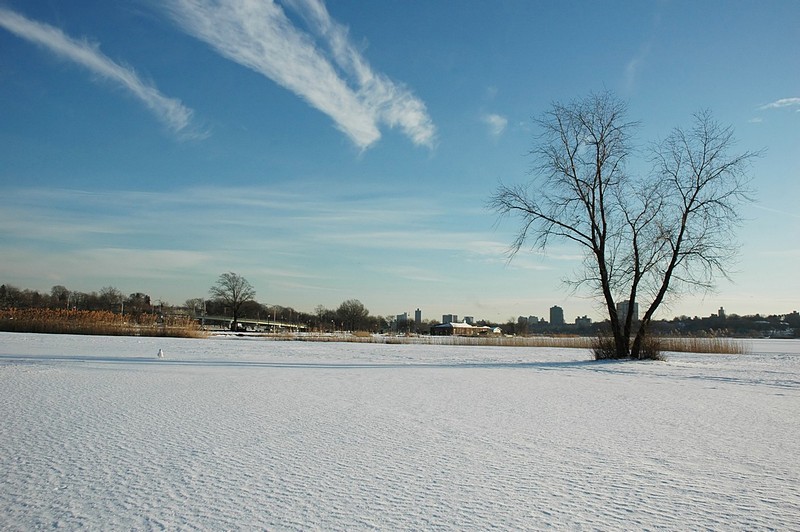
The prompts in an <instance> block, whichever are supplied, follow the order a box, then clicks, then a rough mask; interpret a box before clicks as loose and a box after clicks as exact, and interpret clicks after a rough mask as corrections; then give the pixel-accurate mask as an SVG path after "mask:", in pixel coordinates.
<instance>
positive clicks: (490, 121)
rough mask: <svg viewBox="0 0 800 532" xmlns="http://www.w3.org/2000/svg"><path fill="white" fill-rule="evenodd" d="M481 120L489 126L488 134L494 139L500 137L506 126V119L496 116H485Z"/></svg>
mask: <svg viewBox="0 0 800 532" xmlns="http://www.w3.org/2000/svg"><path fill="white" fill-rule="evenodd" d="M481 119H482V120H483V123H484V124H486V125H487V126H489V134H490V135H491V136H493V137H495V138H497V137H499V136H500V135H502V134H503V132H504V131H505V130H506V127H507V126H508V119H507V118H506V117H504V116H501V115H498V114H494V113H492V114H485V115H483V116H482V117H481Z"/></svg>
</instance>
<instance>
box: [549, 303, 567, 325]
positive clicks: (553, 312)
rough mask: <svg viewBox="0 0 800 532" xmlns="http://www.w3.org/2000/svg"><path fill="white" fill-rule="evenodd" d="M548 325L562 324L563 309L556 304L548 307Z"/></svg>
mask: <svg viewBox="0 0 800 532" xmlns="http://www.w3.org/2000/svg"><path fill="white" fill-rule="evenodd" d="M550 325H564V309H563V308H561V307H559V306H558V305H554V306H552V307H550Z"/></svg>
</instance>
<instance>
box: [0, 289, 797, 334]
mask: <svg viewBox="0 0 800 532" xmlns="http://www.w3.org/2000/svg"><path fill="white" fill-rule="evenodd" d="M12 308H16V309H27V308H50V309H70V310H105V311H110V312H114V313H119V314H125V315H129V316H132V317H134V318H136V317H139V316H141V315H143V314H170V315H175V314H186V315H190V316H196V317H199V316H202V315H207V316H231V317H232V309H231V308H230V307H229V306H227V305H226V302H225V301H224V300H223V299H221V298H213V297H212V298H193V299H189V300H187V301H186V302H185V304H184V305H183V306H173V305H171V304H169V303H166V302H160V301H159V302H157V304H153V302H152V301H151V299H150V296H149V295H147V294H144V293H142V292H134V293H132V294H129V295H127V296H125V295H124V294H123V293H122V292H121V291H120V290H118V289H116V288H114V287H111V286H107V287H103V288H101V289H100V291H99V292H88V293H87V292H79V291H73V290H69V289H67V288H66V287H64V286H62V285H56V286H53V287H52V288H51V289H50V292H49V293H47V292H45V293H42V292H39V291H36V290H30V289H20V288H17V287H15V286H13V285H10V284H3V285H0V309H12ZM238 318H246V319H257V320H273V321H279V322H283V323H291V324H296V325H304V326H306V327H307V328H308V330H312V331H320V332H332V331H353V332H356V331H366V332H388V331H393V332H400V333H419V334H427V333H429V332H430V328H431V327H432V326H434V325H437V324H438V323H439V322H438V321H436V320H430V321H427V320H426V321H423V322H422V323H421V324H419V325H417V324H416V323H415V322H414V320H407V321H405V322H400V323H395V322H394V319H393V317H384V316H373V315H371V314H370V313H369V311H368V310H367V308H366V307H365V306H364V305H363V303H361V302H360V301H359V300H358V299H348V300H346V301H343V302H342V303H341V304H340V305H339V306H338V307H337V308H335V309H329V308H326V307H325V306H323V305H317V307H316V308H315V309H314V311H313V313H308V312H303V311H299V310H296V309H294V308H292V307H288V306H282V305H269V304H263V303H259V302H258V301H255V300H249V301H246V302H243V303H242V305H241V307H240V308H239V311H238ZM476 325H480V326H489V327H500V328H501V329H502V331H503V333H504V334H514V335H518V336H525V335H551V334H565V335H585V336H592V335H596V334H597V333H598V332H600V331H601V330H602V328H603V327H604V326H605V322H597V323H592V324H590V325H585V326H577V325H575V324H565V325H557V326H555V325H551V324H549V323H547V322H540V323H537V324H536V325H533V326H529V325H528V324H527V323H522V322H520V321H519V320H517V319H514V318H509V319H508V321H507V322H506V323H494V322H491V321H486V320H479V321H477V322H476ZM651 327H652V332H653V333H654V334H656V335H661V336H670V335H676V336H704V335H714V336H733V337H761V336H783V337H790V338H798V337H800V313H798V312H797V311H794V312H791V313H789V314H769V315H760V314H754V315H747V316H739V315H736V314H730V315H727V316H718V315H711V316H707V317H697V316H695V317H688V316H679V317H675V318H673V319H671V320H654V321H653V323H652V325H651Z"/></svg>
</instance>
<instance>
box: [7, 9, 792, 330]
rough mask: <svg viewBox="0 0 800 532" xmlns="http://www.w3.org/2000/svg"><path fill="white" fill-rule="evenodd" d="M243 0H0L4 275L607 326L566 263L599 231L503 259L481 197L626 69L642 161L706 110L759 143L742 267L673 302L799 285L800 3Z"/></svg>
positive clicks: (770, 301) (742, 140)
mask: <svg viewBox="0 0 800 532" xmlns="http://www.w3.org/2000/svg"><path fill="white" fill-rule="evenodd" d="M244 5H245V4H244V3H243V0H229V1H220V2H211V1H210V0H197V1H195V2H180V1H178V0H165V1H164V2H158V3H152V2H133V3H123V4H119V3H109V2H104V1H101V0H85V1H81V2H77V3H75V2H72V3H63V2H49V1H45V0H25V1H22V0H6V1H4V2H3V3H2V6H0V50H2V53H0V161H2V165H0V186H1V187H2V194H0V255H1V256H2V257H3V259H2V261H0V283H8V284H12V285H15V286H19V287H22V288H30V289H36V290H39V291H43V292H44V291H49V289H50V287H51V286H53V285H64V286H67V287H68V288H69V289H71V290H77V291H83V292H91V291H98V290H100V289H101V288H102V287H104V286H114V287H116V288H117V289H119V290H120V291H122V292H123V293H125V294H129V293H132V292H136V291H142V292H145V293H147V294H148V295H150V297H151V298H152V299H153V300H161V301H166V302H169V303H171V304H181V303H183V302H184V301H185V300H187V299H190V298H196V297H207V295H208V289H209V287H210V286H211V285H212V284H213V283H214V282H215V280H216V278H217V276H219V275H220V274H221V273H223V272H227V271H234V272H236V273H238V274H240V275H242V276H244V277H245V278H246V279H248V280H249V281H250V283H251V284H252V285H253V287H254V288H255V289H256V292H257V298H258V300H259V301H260V302H262V303H266V304H276V305H285V306H292V307H294V308H296V309H297V310H301V311H304V312H309V313H311V312H313V309H314V308H315V307H316V306H317V305H323V306H325V307H327V308H336V307H337V306H338V305H339V304H340V303H341V302H342V301H345V300H347V299H358V300H360V301H361V302H362V303H363V304H364V305H365V307H366V308H367V309H369V311H370V313H372V314H373V315H382V316H394V315H397V314H402V313H404V312H405V313H408V315H409V316H411V315H412V313H413V312H414V309H416V308H419V309H421V310H422V311H423V312H424V313H425V315H427V316H439V317H441V316H442V315H444V314H447V313H459V315H470V316H475V318H476V319H486V320H491V321H495V322H504V321H506V320H508V319H509V318H516V317H517V316H528V315H536V316H548V312H549V309H550V308H551V307H552V306H554V305H557V306H559V307H561V308H563V309H564V315H565V321H567V322H569V321H570V320H572V319H574V317H576V316H588V317H591V318H592V319H594V320H595V321H598V320H602V319H604V317H605V315H604V312H603V308H602V306H601V305H599V304H598V303H597V302H596V301H595V300H593V299H591V298H589V297H587V294H586V293H584V292H580V291H579V292H577V293H572V292H570V291H569V289H568V288H567V287H565V285H564V284H563V283H562V280H563V279H564V278H568V277H570V273H571V272H573V271H575V270H577V269H579V268H580V267H581V264H582V260H581V255H580V254H579V252H578V250H576V249H575V248H574V247H571V246H569V245H568V244H566V243H554V244H555V245H554V246H553V247H551V248H549V249H548V251H547V253H546V254H542V253H540V252H538V251H534V250H526V249H523V250H522V251H521V252H520V253H519V254H517V256H516V257H514V259H513V260H511V261H508V258H507V253H506V252H507V250H508V247H509V245H510V244H511V243H512V241H513V238H514V235H515V229H516V227H515V225H514V222H513V221H511V220H500V221H498V220H497V219H496V217H495V215H494V214H493V213H492V212H490V211H489V210H488V209H487V207H486V202H487V199H488V197H489V196H490V195H491V194H492V192H493V191H494V190H495V188H496V186H497V184H498V183H499V182H500V181H502V182H504V183H521V182H524V181H525V180H526V178H527V177H528V173H529V171H530V169H531V164H532V160H531V159H530V158H529V157H527V156H526V154H527V153H528V152H529V151H530V149H531V147H532V143H533V141H534V140H535V138H536V134H537V130H536V128H535V126H534V124H533V122H532V120H531V118H532V117H535V116H538V115H540V114H541V113H542V112H544V111H546V110H547V109H548V108H549V106H550V104H551V103H552V102H554V101H565V102H568V101H570V100H572V99H574V98H579V97H583V96H585V95H586V94H587V93H589V92H591V91H602V90H609V91H612V92H614V93H615V94H617V95H618V96H619V97H620V98H622V99H623V100H625V101H626V102H627V103H628V106H629V113H630V115H629V118H630V119H631V120H636V121H640V126H639V129H638V133H639V135H638V141H639V145H638V146H637V149H638V150H639V151H637V153H635V154H634V155H635V157H634V160H635V161H637V162H636V163H633V164H632V165H631V167H630V169H629V170H630V171H631V172H645V171H647V170H648V166H647V160H646V154H645V151H644V150H645V148H646V147H647V145H648V143H649V142H651V141H656V140H658V139H660V138H663V137H665V136H666V135H667V134H668V133H669V132H670V130H671V129H672V128H673V127H675V126H678V125H681V126H686V125H688V124H690V122H691V119H692V114H693V113H695V112H698V111H700V110H703V109H709V110H711V112H712V113H713V114H714V117H715V118H716V119H717V120H718V121H720V122H721V123H722V124H730V125H732V126H733V128H734V133H735V136H736V138H737V139H738V144H737V145H736V149H741V150H754V151H758V150H762V149H763V150H764V153H763V155H762V156H761V157H760V158H759V159H757V160H756V161H755V162H754V164H753V166H752V168H751V169H750V170H751V172H750V173H751V175H752V177H753V183H752V185H753V188H754V189H755V195H754V202H753V203H752V204H750V205H748V206H747V207H746V208H744V209H743V210H742V212H741V216H742V220H743V221H742V226H741V229H740V233H739V235H740V241H741V254H740V260H739V262H738V263H737V264H735V265H733V268H732V273H731V279H730V280H727V279H719V282H718V286H717V291H716V292H714V293H711V294H690V295H687V296H686V297H683V298H681V299H678V300H676V301H673V302H671V303H670V304H669V305H667V306H664V307H662V308H661V309H660V311H659V313H658V317H664V318H671V317H673V316H678V315H682V314H683V315H689V316H695V315H696V316H707V315H711V314H713V313H715V312H716V311H717V309H718V308H719V307H724V308H725V309H726V311H727V312H729V313H736V314H756V313H759V314H764V313H788V312H792V311H793V310H797V309H798V307H800V276H798V275H797V273H796V272H797V270H798V266H800V213H798V210H797V206H796V203H797V198H798V197H800V174H798V172H800V150H798V149H797V146H800V69H798V68H797V67H796V65H797V59H796V54H797V50H798V49H800V32H798V31H797V28H798V27H800V9H798V4H797V2H796V1H795V0H775V1H768V2H766V3H750V2H728V1H722V0H710V1H705V2H699V3H697V2H685V1H677V2H637V1H632V0H631V1H622V0H621V1H615V2H611V3H596V2H573V3H567V4H564V3H539V2H501V3H498V2H491V1H476V2H469V3H468V4H464V5H460V4H459V5H454V4H452V3H445V2H420V3H412V4H408V3H402V2H401V3H385V2H358V3H350V2H335V1H331V2H322V1H321V0H300V1H288V0H283V1H281V0H278V1H275V2H269V1H265V2H261V3H252V4H248V5H249V9H242V6H244ZM640 303H642V301H641V300H640Z"/></svg>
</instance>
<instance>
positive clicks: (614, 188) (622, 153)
mask: <svg viewBox="0 0 800 532" xmlns="http://www.w3.org/2000/svg"><path fill="white" fill-rule="evenodd" d="M536 123H537V124H538V126H539V127H540V128H541V130H542V133H541V135H540V136H539V137H538V139H537V142H536V144H535V146H534V148H533V149H532V150H531V155H532V156H533V158H534V161H535V164H534V167H533V171H532V179H531V181H530V182H528V183H527V184H521V185H513V186H506V185H502V184H501V185H500V186H499V187H498V189H497V190H496V192H495V194H494V195H493V196H492V198H491V200H490V202H489V206H490V207H491V208H492V209H493V210H494V211H495V212H497V213H498V214H499V215H501V216H505V215H512V216H517V217H518V218H519V220H520V221H521V225H520V229H519V232H518V233H517V237H516V239H515V240H514V243H513V245H512V248H511V254H512V256H513V254H515V253H517V252H518V251H519V250H520V249H521V248H522V246H523V245H525V244H526V243H529V244H532V245H533V246H534V247H539V248H541V249H544V248H546V247H547V244H548V243H550V242H551V241H552V240H562V241H563V240H565V241H569V242H572V243H574V244H577V245H578V246H579V247H580V248H582V249H583V252H584V268H583V270H582V271H581V272H578V273H577V274H576V276H575V278H573V279H571V280H568V281H567V282H568V283H570V284H572V285H573V287H574V288H575V289H578V288H581V287H587V288H589V289H590V290H591V291H592V293H593V294H594V295H595V296H596V297H597V298H598V299H599V300H600V301H602V302H603V305H604V306H605V308H606V310H607V312H608V317H609V323H610V327H611V335H612V336H613V344H614V345H613V348H612V349H611V350H610V351H611V352H610V353H607V354H606V355H607V356H612V357H615V358H625V357H629V356H630V357H634V358H642V357H644V356H646V353H644V350H643V342H644V339H645V336H646V333H647V327H648V325H649V324H650V322H651V320H652V318H653V315H654V313H655V312H656V310H657V309H658V307H659V306H660V305H661V304H662V303H663V302H664V301H665V299H666V298H667V297H668V296H670V295H676V296H677V295H679V294H681V293H686V292H687V291H692V290H697V289H700V290H708V289H710V288H712V287H713V279H714V277H715V276H717V275H722V276H725V277H727V275H728V271H729V268H730V267H731V260H732V259H733V257H734V256H735V254H736V252H737V250H738V247H737V245H736V243H735V239H734V236H735V234H734V233H735V229H736V228H737V227H738V225H739V222H740V217H739V214H738V210H737V209H738V207H739V206H740V205H741V204H742V203H743V202H745V201H748V200H749V196H748V195H749V189H748V183H749V179H748V176H747V170H748V168H749V165H750V162H751V161H752V159H753V158H754V157H756V156H757V155H758V154H757V153H754V152H749V151H746V152H742V153H732V150H733V148H734V144H735V141H734V137H733V132H732V129H731V128H730V127H723V126H721V125H720V124H719V123H718V122H716V121H715V120H714V119H713V117H712V116H711V113H709V112H707V111H703V112H700V113H698V114H696V115H695V117H694V124H693V126H692V127H691V128H690V129H681V128H676V129H674V130H673V131H672V133H671V134H670V135H669V136H668V137H667V138H666V139H665V140H663V141H662V142H660V143H657V144H656V145H654V146H653V147H652V148H651V150H650V151H649V153H650V155H651V158H652V163H653V168H652V171H651V172H649V173H647V174H646V175H643V176H637V177H634V176H632V175H630V174H629V173H628V171H627V166H626V163H627V161H628V159H629V158H630V156H631V154H632V133H633V132H634V129H635V128H636V126H637V123H636V122H632V121H629V120H628V119H627V108H626V105H625V103H624V102H622V101H620V100H619V99H618V98H616V97H615V96H613V95H612V94H610V93H601V94H595V95H591V96H588V97H586V98H584V99H581V100H577V101H573V102H571V103H569V104H560V103H556V104H553V106H552V109H550V110H549V111H548V112H546V113H544V114H543V115H542V116H541V117H540V118H539V119H537V120H536ZM640 300H642V301H643V302H644V308H645V309H646V310H645V312H644V314H643V316H642V317H641V320H640V321H639V322H638V323H636V322H634V320H633V310H634V304H633V303H636V302H638V301H640ZM620 301H629V302H630V304H628V305H627V309H628V312H627V313H626V314H625V315H622V316H620V315H618V313H617V303H618V302H620Z"/></svg>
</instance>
